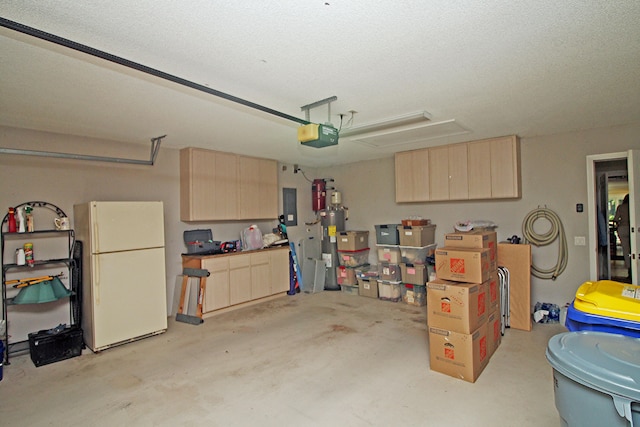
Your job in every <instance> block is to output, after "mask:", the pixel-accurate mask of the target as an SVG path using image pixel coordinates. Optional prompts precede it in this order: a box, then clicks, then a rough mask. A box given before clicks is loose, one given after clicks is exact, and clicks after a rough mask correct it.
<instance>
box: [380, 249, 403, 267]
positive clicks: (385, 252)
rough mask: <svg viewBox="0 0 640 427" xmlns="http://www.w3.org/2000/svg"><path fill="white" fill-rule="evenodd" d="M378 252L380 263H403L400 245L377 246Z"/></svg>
mask: <svg viewBox="0 0 640 427" xmlns="http://www.w3.org/2000/svg"><path fill="white" fill-rule="evenodd" d="M376 248H377V251H378V261H380V262H383V261H384V262H391V263H393V264H399V263H400V262H401V261H402V255H401V252H400V246H398V245H376Z"/></svg>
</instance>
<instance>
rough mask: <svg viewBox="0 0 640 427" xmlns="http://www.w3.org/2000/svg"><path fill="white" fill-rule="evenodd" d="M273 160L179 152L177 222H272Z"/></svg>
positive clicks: (275, 175) (199, 151)
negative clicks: (178, 206) (255, 220)
mask: <svg viewBox="0 0 640 427" xmlns="http://www.w3.org/2000/svg"><path fill="white" fill-rule="evenodd" d="M277 217H278V164H277V162H276V161H275V160H269V159H259V158H254V157H247V156H239V155H237V154H232V153H223V152H219V151H212V150H204V149H199V148H185V149H182V150H180V219H181V220H182V221H216V220H238V219H276V218H277Z"/></svg>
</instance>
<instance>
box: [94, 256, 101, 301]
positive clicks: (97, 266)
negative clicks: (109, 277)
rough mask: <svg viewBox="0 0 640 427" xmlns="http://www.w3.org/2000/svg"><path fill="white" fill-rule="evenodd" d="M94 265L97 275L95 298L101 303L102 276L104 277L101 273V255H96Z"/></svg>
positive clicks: (95, 277)
mask: <svg viewBox="0 0 640 427" xmlns="http://www.w3.org/2000/svg"><path fill="white" fill-rule="evenodd" d="M94 267H95V269H94V273H95V275H94V276H93V300H94V301H95V304H96V305H100V277H102V275H101V274H100V257H99V256H95V257H94Z"/></svg>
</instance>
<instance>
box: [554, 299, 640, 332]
mask: <svg viewBox="0 0 640 427" xmlns="http://www.w3.org/2000/svg"><path fill="white" fill-rule="evenodd" d="M565 326H566V327H567V329H568V330H569V331H571V332H576V331H596V332H609V333H613V334H622V335H626V336H629V337H634V338H640V322H633V321H631V320H624V319H617V318H614V317H607V316H598V315H597V314H589V313H585V312H584V311H580V310H578V309H576V308H575V307H574V306H573V303H571V305H570V306H569V308H568V309H567V320H566V321H565Z"/></svg>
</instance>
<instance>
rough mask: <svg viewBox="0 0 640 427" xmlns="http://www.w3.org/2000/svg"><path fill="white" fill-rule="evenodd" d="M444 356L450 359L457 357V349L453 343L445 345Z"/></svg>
mask: <svg viewBox="0 0 640 427" xmlns="http://www.w3.org/2000/svg"><path fill="white" fill-rule="evenodd" d="M444 357H445V359H450V360H455V359H456V350H455V348H454V347H453V344H445V345H444Z"/></svg>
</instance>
